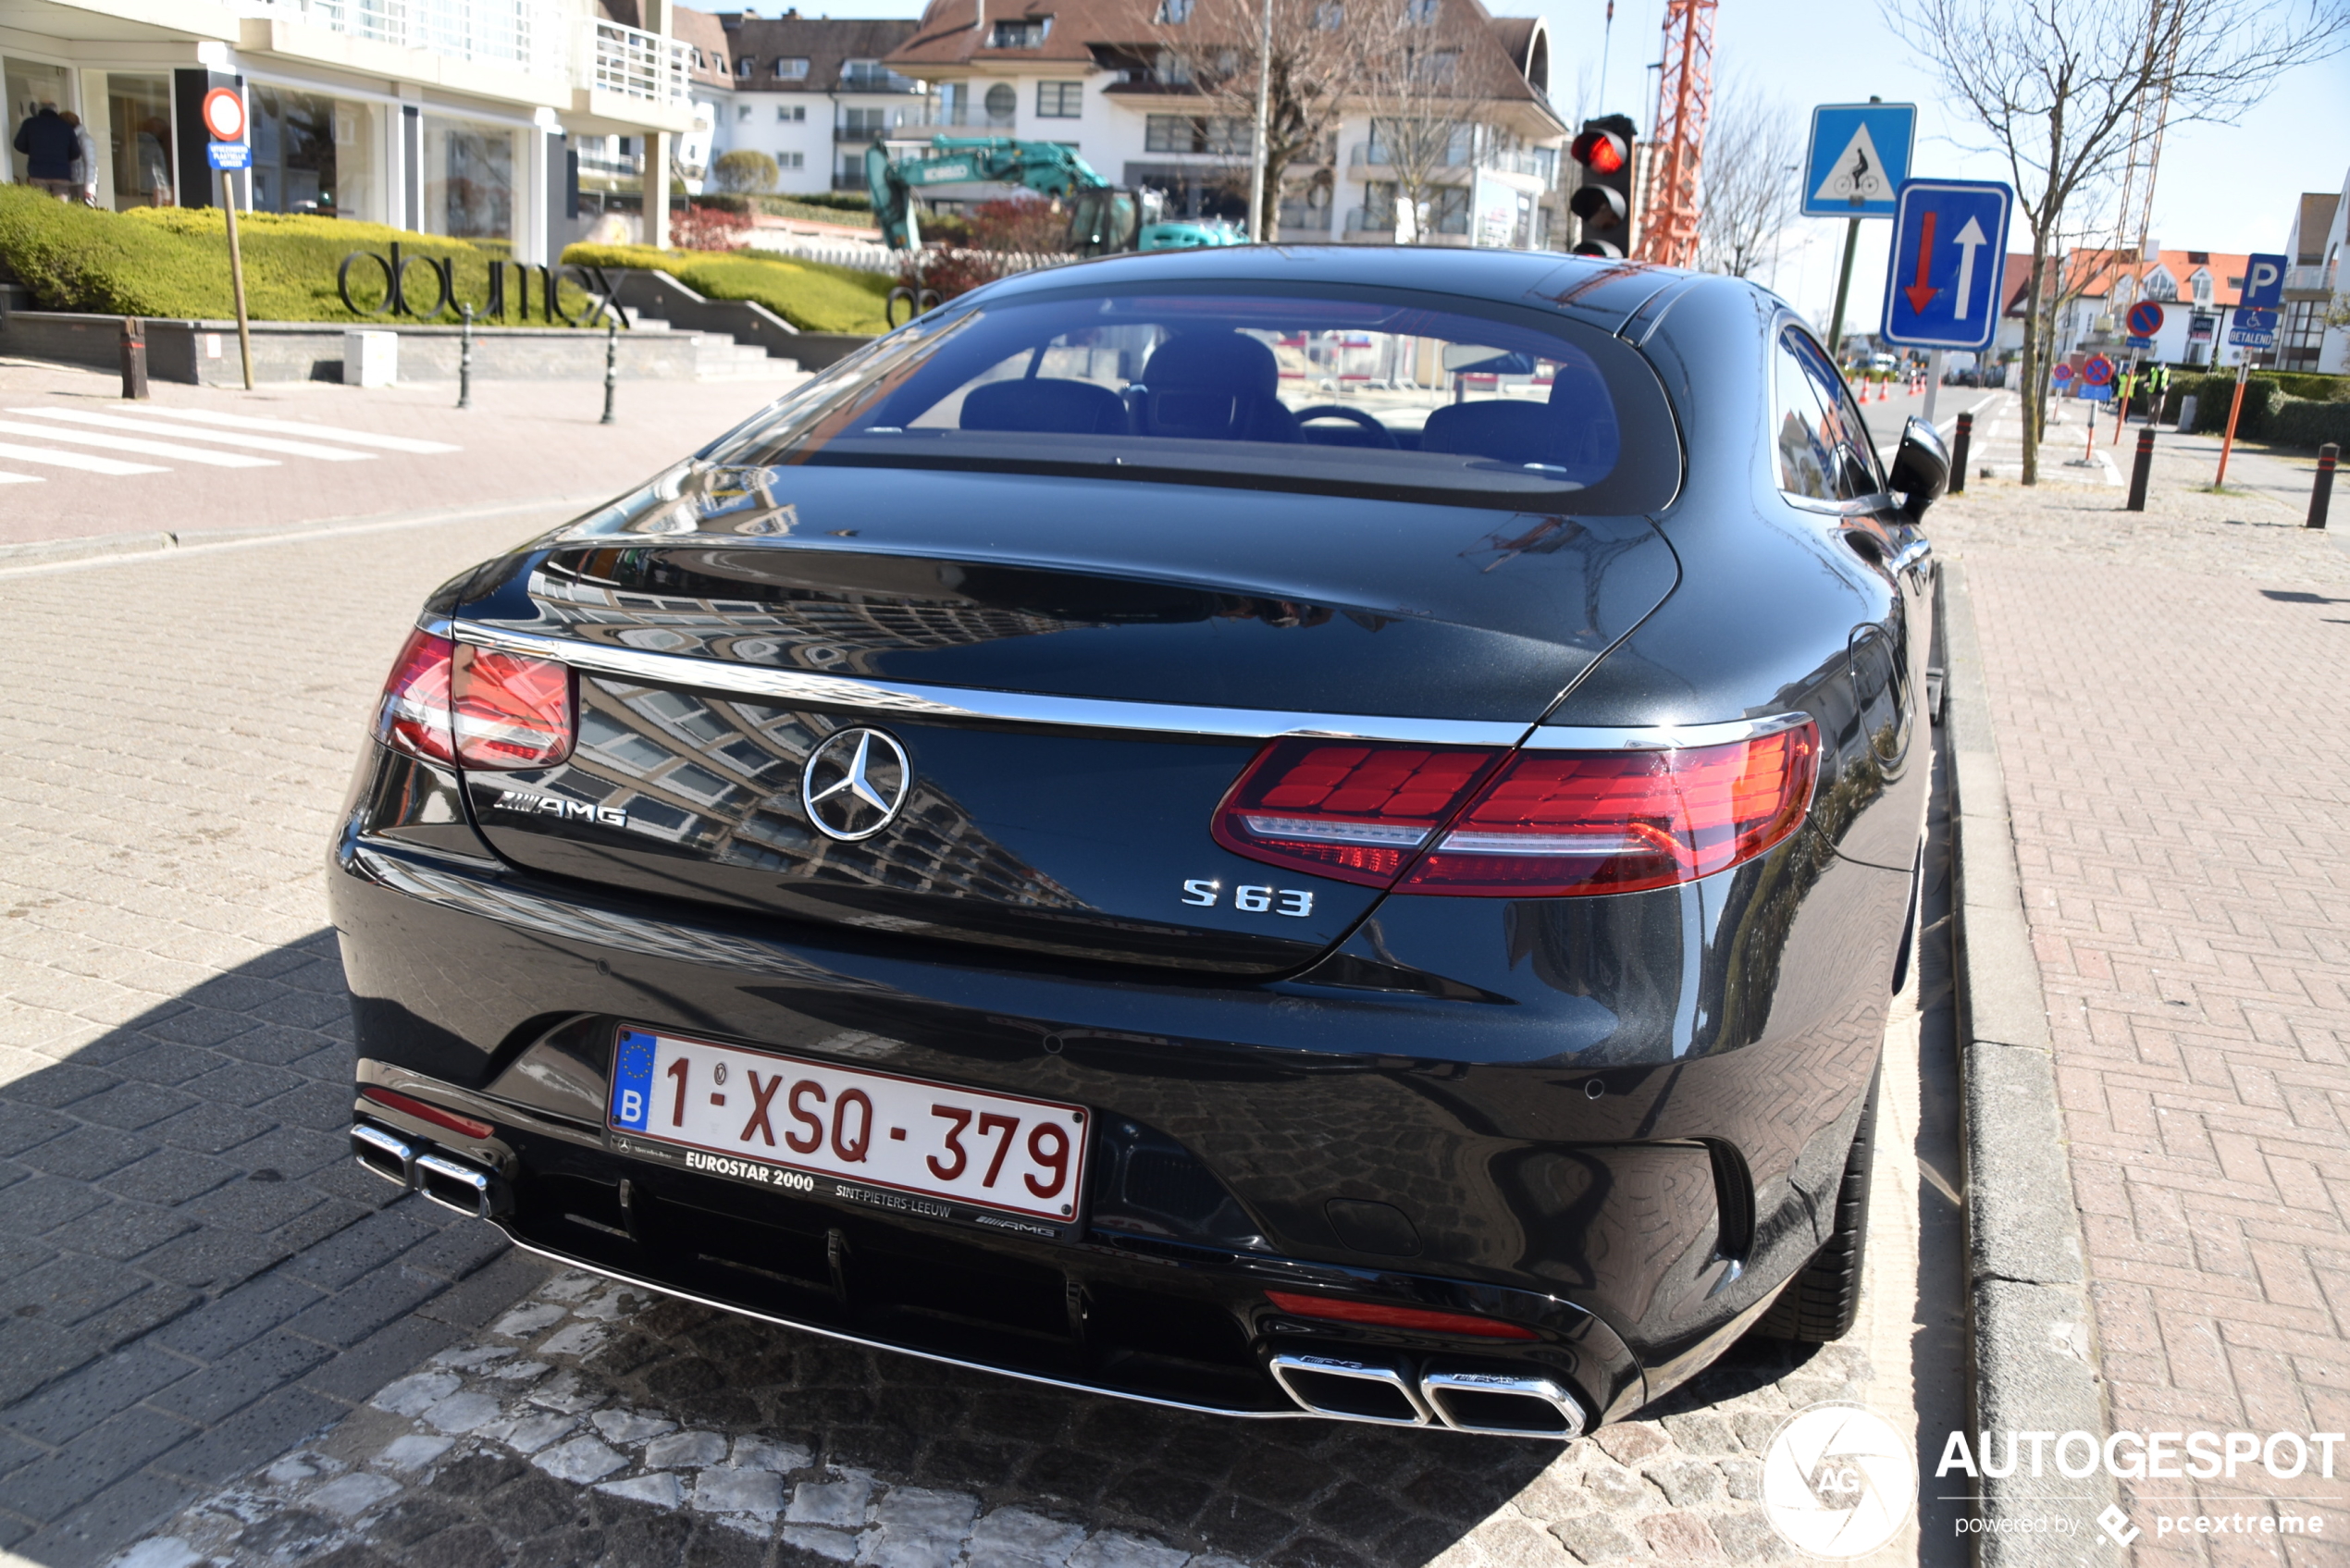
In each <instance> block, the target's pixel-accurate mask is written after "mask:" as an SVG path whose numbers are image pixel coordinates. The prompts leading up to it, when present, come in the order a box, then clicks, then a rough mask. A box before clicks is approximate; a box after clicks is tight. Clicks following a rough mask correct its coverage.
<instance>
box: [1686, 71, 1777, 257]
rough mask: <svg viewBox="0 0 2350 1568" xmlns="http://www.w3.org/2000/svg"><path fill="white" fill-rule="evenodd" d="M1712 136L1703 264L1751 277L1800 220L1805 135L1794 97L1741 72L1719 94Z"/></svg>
mask: <svg viewBox="0 0 2350 1568" xmlns="http://www.w3.org/2000/svg"><path fill="white" fill-rule="evenodd" d="M1705 142H1706V145H1705V173H1704V176H1703V179H1702V184H1701V191H1702V193H1703V197H1704V204H1703V206H1702V207H1701V209H1700V211H1699V216H1698V230H1697V247H1698V250H1697V254H1698V265H1699V266H1700V267H1701V268H1702V269H1704V270H1705V271H1707V272H1722V273H1727V274H1728V275H1729V276H1731V277H1732V278H1749V277H1751V276H1753V273H1754V269H1755V268H1756V267H1758V266H1760V265H1762V261H1763V258H1764V256H1765V255H1766V254H1767V253H1769V251H1770V249H1771V246H1772V243H1773V241H1775V240H1776V239H1777V238H1778V237H1779V235H1780V233H1781V232H1782V231H1784V230H1785V229H1786V228H1787V225H1788V224H1790V223H1792V222H1794V221H1795V215H1796V208H1797V205H1798V202H1797V197H1798V195H1799V194H1800V184H1801V179H1802V175H1801V171H1800V169H1799V167H1797V165H1798V163H1799V161H1800V159H1801V157H1802V154H1803V142H1802V137H1801V135H1800V133H1799V132H1798V130H1797V129H1796V122H1795V116H1794V115H1793V114H1791V113H1789V112H1788V109H1787V105H1786V104H1784V103H1782V102H1781V101H1780V100H1779V99H1777V98H1776V97H1774V96H1772V95H1771V94H1769V93H1764V92H1762V90H1760V89H1759V88H1757V87H1756V86H1755V84H1754V82H1753V80H1751V79H1750V78H1748V77H1743V76H1738V77H1732V78H1730V79H1729V80H1726V81H1725V82H1724V83H1723V85H1722V90H1721V92H1720V93H1718V94H1717V95H1716V96H1715V98H1714V102H1713V127H1712V129H1711V130H1708V131H1707V133H1706V138H1705Z"/></svg>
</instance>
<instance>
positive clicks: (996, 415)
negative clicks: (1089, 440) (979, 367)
mask: <svg viewBox="0 0 2350 1568" xmlns="http://www.w3.org/2000/svg"><path fill="white" fill-rule="evenodd" d="M962 427H963V428H964V429H966V430H1020V431H1033V432H1036V433H1039V434H1045V435H1056V436H1123V435H1124V434H1126V404H1125V402H1124V401H1123V400H1121V399H1120V398H1119V395H1118V394H1117V393H1116V392H1113V391H1111V390H1110V389H1108V388H1107V387H1103V386H1098V385H1096V384H1095V383H1094V382H1091V381H1069V380H1063V379H1061V378H1059V377H1032V378H1030V379H1027V380H1020V381H987V382H983V383H981V384H980V385H979V386H976V387H973V388H972V389H971V390H970V391H968V392H966V393H964V394H963V416H962Z"/></svg>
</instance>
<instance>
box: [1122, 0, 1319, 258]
mask: <svg viewBox="0 0 2350 1568" xmlns="http://www.w3.org/2000/svg"><path fill="white" fill-rule="evenodd" d="M1269 4H1270V6H1271V9H1272V31H1271V46H1270V48H1269V49H1260V47H1259V42H1260V39H1261V38H1262V37H1263V15H1264V13H1263V10H1262V9H1261V7H1260V0H1160V4H1159V6H1158V10H1157V19H1156V22H1155V23H1154V27H1153V32H1154V38H1153V45H1154V47H1155V50H1156V60H1155V62H1154V66H1153V75H1154V76H1155V78H1156V81H1157V84H1158V85H1159V86H1161V87H1162V88H1164V89H1168V90H1169V91H1170V92H1171V93H1173V94H1175V95H1176V98H1177V102H1179V103H1188V105H1192V106H1193V111H1194V113H1195V114H1197V115H1198V117H1200V120H1201V133H1200V138H1199V143H1198V146H1199V150H1201V151H1206V152H1212V153H1220V154H1224V155H1226V156H1228V157H1229V158H1231V160H1232V165H1233V167H1234V170H1235V171H1236V179H1235V183H1236V184H1237V185H1238V187H1239V188H1240V189H1241V190H1243V191H1245V190H1246V189H1247V188H1248V183H1249V181H1248V162H1247V161H1248V159H1249V158H1250V157H1252V156H1254V157H1256V158H1258V159H1261V160H1262V163H1263V167H1264V170H1265V181H1264V192H1265V195H1264V204H1263V208H1262V210H1261V211H1258V212H1255V213H1252V214H1250V215H1249V230H1248V231H1249V233H1250V234H1251V235H1254V236H1257V237H1261V238H1268V239H1269V238H1271V237H1273V235H1274V234H1275V233H1276V232H1277V225H1278V223H1279V221H1280V210H1281V191H1282V182H1283V179H1284V177H1285V176H1286V175H1287V173H1288V170H1289V167H1290V166H1291V165H1292V164H1294V163H1300V162H1305V161H1309V160H1310V159H1311V158H1312V156H1313V154H1315V153H1316V152H1317V150H1319V149H1320V148H1322V147H1323V146H1324V144H1325V143H1327V142H1329V141H1330V137H1331V136H1332V135H1333V134H1334V133H1335V131H1336V130H1337V128H1338V117H1339V111H1340V107H1341V105H1342V104H1343V103H1344V101H1345V99H1346V96H1347V94H1348V93H1349V92H1350V91H1351V89H1352V88H1353V86H1354V72H1355V68H1356V63H1357V61H1358V59H1359V57H1360V55H1359V51H1358V50H1356V49H1355V48H1354V46H1353V44H1352V42H1351V41H1350V39H1349V38H1348V36H1347V31H1346V26H1345V7H1344V6H1342V4H1340V3H1339V0H1269ZM1260 56H1261V57H1262V58H1263V59H1264V60H1265V61H1266V62H1267V66H1268V68H1267V71H1266V75H1267V78H1268V94H1267V103H1266V117H1265V144H1264V145H1263V146H1261V147H1252V146H1251V145H1250V141H1251V136H1250V127H1251V125H1252V124H1253V123H1254V122H1255V117H1256V82H1257V62H1258V59H1259V58H1260Z"/></svg>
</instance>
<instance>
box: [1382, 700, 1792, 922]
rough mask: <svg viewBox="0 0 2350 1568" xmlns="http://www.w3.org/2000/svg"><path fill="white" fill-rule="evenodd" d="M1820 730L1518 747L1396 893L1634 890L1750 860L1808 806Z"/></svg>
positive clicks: (1780, 835) (1536, 894)
mask: <svg viewBox="0 0 2350 1568" xmlns="http://www.w3.org/2000/svg"><path fill="white" fill-rule="evenodd" d="M1818 760H1819V732H1818V731H1817V730H1816V729H1815V728H1813V726H1812V723H1811V722H1809V721H1808V720H1807V721H1806V722H1803V723H1802V724H1800V725H1799V726H1798V727H1796V728H1794V729H1787V730H1781V731H1779V732H1778V733H1777V734H1775V735H1762V736H1760V737H1758V738H1756V739H1753V740H1736V741H1731V742H1729V743H1728V744H1726V745H1723V746H1701V747H1689V748H1688V749H1686V750H1679V751H1626V752H1609V753H1605V754H1602V755H1598V756H1594V755H1591V754H1589V753H1576V752H1542V751H1528V752H1521V753H1520V754H1519V755H1517V756H1515V757H1513V758H1512V759H1510V761H1509V764H1508V765H1507V766H1506V767H1504V768H1503V770H1502V772H1501V773H1500V774H1499V775H1498V776H1497V777H1496V778H1495V779H1494V780H1493V782H1492V784H1490V785H1489V786H1488V787H1487V788H1486V789H1485V791H1484V792H1483V793H1482V794H1481V795H1479V796H1478V798H1477V799H1476V801H1474V802H1473V803H1472V804H1471V805H1470V807H1469V809H1467V810H1466V811H1464V812H1462V813H1461V815H1460V817H1459V818H1458V819H1457V820H1456V821H1454V822H1453V825H1452V827H1451V828H1450V829H1449V830H1448V831H1447V832H1446V833H1445V834H1444V836H1443V837H1442V838H1441V839H1439V840H1438V841H1437V842H1436V844H1435V845H1434V846H1432V847H1431V848H1430V849H1429V853H1428V854H1427V855H1426V856H1424V857H1422V858H1420V860H1419V861H1418V862H1417V863H1416V864H1415V865H1414V866H1413V867H1412V869H1411V871H1410V873H1409V874H1408V875H1406V876H1405V877H1404V880H1403V882H1402V883H1400V884H1399V887H1400V890H1401V891H1404V892H1407V893H1450V894H1462V895H1472V896H1479V897H1488V898H1503V897H1510V898H1527V897H1559V896H1562V895H1573V894H1586V893H1637V892H1639V891H1640V890H1642V889H1644V888H1651V887H1670V886H1672V885H1673V884H1675V883H1684V882H1694V881H1696V880H1697V879H1698V878H1699V877H1704V876H1712V875H1713V873H1714V872H1716V871H1724V870H1729V869H1730V868H1731V867H1732V866H1736V865H1738V864H1740V863H1741V862H1743V861H1747V860H1750V859H1752V858H1754V857H1756V856H1757V855H1760V854H1762V852H1763V851H1764V850H1766V849H1768V848H1770V847H1771V846H1773V845H1775V844H1777V843H1778V842H1779V841H1780V840H1782V839H1784V838H1786V837H1787V834H1789V833H1793V832H1794V831H1795V830H1796V828H1797V827H1798V826H1799V825H1800V823H1801V822H1802V821H1803V813H1804V811H1805V810H1806V809H1808V808H1809V806H1810V805H1811V801H1812V781H1813V778H1814V776H1815V773H1816V771H1817V768H1818Z"/></svg>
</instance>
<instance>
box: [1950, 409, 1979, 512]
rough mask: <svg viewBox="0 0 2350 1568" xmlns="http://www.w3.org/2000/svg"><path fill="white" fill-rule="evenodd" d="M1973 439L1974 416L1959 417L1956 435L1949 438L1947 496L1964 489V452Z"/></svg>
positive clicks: (1961, 415)
mask: <svg viewBox="0 0 2350 1568" xmlns="http://www.w3.org/2000/svg"><path fill="white" fill-rule="evenodd" d="M1973 439H1974V415H1973V414H1960V415H1959V428H1958V432H1957V434H1955V435H1953V436H1952V437H1951V438H1950V485H1949V488H1948V492H1947V493H1948V494H1950V495H1954V496H1955V495H1957V494H1959V493H1960V491H1962V490H1964V489H1965V488H1966V450H1967V447H1968V445H1969V444H1970V443H1972V442H1973Z"/></svg>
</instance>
